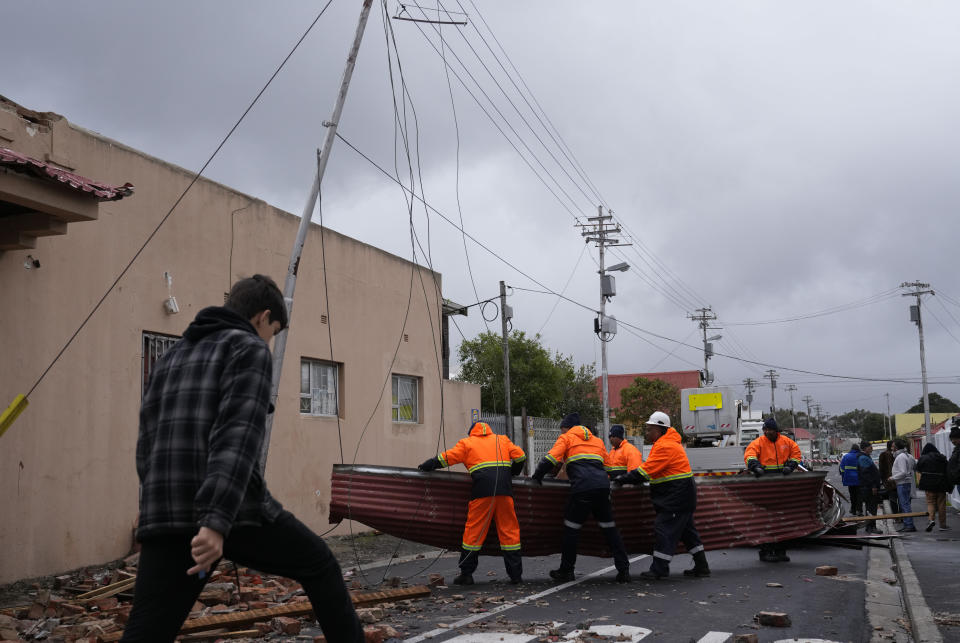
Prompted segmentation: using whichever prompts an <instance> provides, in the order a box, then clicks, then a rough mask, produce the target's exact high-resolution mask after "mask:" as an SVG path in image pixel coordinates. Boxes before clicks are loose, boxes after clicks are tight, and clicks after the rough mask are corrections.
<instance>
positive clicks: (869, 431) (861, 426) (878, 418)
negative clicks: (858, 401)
mask: <svg viewBox="0 0 960 643" xmlns="http://www.w3.org/2000/svg"><path fill="white" fill-rule="evenodd" d="M833 421H834V426H835V427H836V428H837V430H839V431H840V432H841V433H848V434H853V435H856V436H858V437H859V438H860V439H861V440H882V439H883V438H884V437H885V435H886V430H885V427H884V415H883V413H874V412H873V411H866V410H864V409H855V410H853V411H850V412H848V413H844V414H843V415H838V416H837V417H835V418H834V420H833Z"/></svg>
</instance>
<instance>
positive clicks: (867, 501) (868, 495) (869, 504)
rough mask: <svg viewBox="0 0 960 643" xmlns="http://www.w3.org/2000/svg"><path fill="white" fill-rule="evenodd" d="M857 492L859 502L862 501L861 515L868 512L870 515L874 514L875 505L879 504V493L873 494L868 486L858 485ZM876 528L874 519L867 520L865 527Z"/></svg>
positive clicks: (875, 513)
mask: <svg viewBox="0 0 960 643" xmlns="http://www.w3.org/2000/svg"><path fill="white" fill-rule="evenodd" d="M858 494H859V498H860V502H862V503H863V506H864V512H863V515H864V516H866V515H868V514H869V515H871V516H876V515H877V507H878V506H879V504H880V495H879V494H876V495H874V493H873V489H871V488H870V487H860V491H859V492H858ZM876 528H877V521H876V520H868V521H867V529H876Z"/></svg>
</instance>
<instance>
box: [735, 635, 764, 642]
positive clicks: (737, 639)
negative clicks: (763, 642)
mask: <svg viewBox="0 0 960 643" xmlns="http://www.w3.org/2000/svg"><path fill="white" fill-rule="evenodd" d="M733 643H760V637H759V636H757V635H756V634H737V635H736V636H734V637H733Z"/></svg>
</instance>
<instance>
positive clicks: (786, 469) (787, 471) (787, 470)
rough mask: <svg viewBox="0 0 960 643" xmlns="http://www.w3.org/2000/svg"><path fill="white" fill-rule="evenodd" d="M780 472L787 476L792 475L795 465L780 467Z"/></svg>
mask: <svg viewBox="0 0 960 643" xmlns="http://www.w3.org/2000/svg"><path fill="white" fill-rule="evenodd" d="M780 473H782V474H783V475H785V476H788V475H790V474H791V473H793V467H784V468H782V469H780Z"/></svg>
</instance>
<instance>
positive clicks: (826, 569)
mask: <svg viewBox="0 0 960 643" xmlns="http://www.w3.org/2000/svg"><path fill="white" fill-rule="evenodd" d="M815 571H816V573H817V576H836V575H837V572H838V571H839V570H838V569H837V568H836V567H834V566H833V565H820V566H819V567H817V569H816V570H815Z"/></svg>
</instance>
